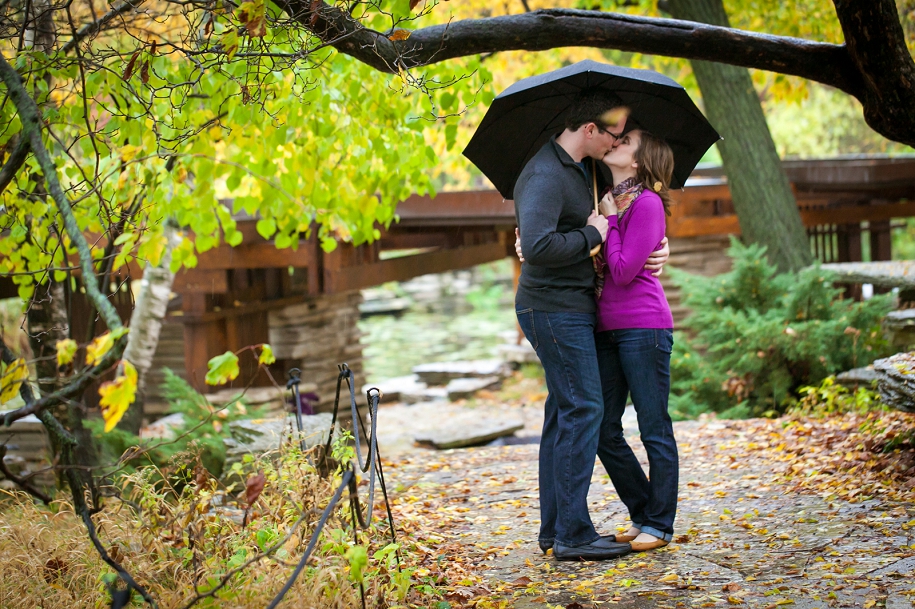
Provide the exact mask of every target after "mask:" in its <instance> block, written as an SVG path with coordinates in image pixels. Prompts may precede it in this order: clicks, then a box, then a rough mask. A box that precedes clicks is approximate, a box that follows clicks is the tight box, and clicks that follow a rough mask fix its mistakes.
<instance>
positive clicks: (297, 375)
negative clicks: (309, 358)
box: [286, 368, 305, 452]
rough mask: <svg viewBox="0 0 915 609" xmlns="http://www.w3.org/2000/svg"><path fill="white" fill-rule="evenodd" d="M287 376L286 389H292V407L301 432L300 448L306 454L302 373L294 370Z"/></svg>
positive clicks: (296, 369)
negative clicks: (301, 390) (301, 388)
mask: <svg viewBox="0 0 915 609" xmlns="http://www.w3.org/2000/svg"><path fill="white" fill-rule="evenodd" d="M286 374H288V375H289V380H288V381H286V389H290V388H291V389H292V407H293V408H294V409H295V424H296V427H297V428H298V430H299V448H300V449H301V450H302V452H305V438H303V437H302V397H301V396H300V395H299V383H301V382H302V379H301V374H302V371H301V370H299V369H298V368H293V369H291V370H290V371H289V372H287V373H286Z"/></svg>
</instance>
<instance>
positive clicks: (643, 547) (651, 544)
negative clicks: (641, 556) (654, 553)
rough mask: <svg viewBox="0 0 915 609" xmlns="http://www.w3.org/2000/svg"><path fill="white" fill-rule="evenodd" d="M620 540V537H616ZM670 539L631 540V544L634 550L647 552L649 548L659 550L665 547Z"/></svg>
mask: <svg viewBox="0 0 915 609" xmlns="http://www.w3.org/2000/svg"><path fill="white" fill-rule="evenodd" d="M616 539H617V541H619V537H617V538H616ZM668 543H670V542H669V541H664V540H663V539H658V540H655V541H642V542H639V541H630V542H629V545H630V546H632V551H633V552H645V551H647V550H657V549H658V548H663V547H664V546H666V545H667V544H668Z"/></svg>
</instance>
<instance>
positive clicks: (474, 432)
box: [415, 419, 524, 450]
mask: <svg viewBox="0 0 915 609" xmlns="http://www.w3.org/2000/svg"><path fill="white" fill-rule="evenodd" d="M521 429H524V423H523V422H522V421H519V420H517V419H507V420H501V421H500V420H489V421H480V422H478V423H465V424H463V425H454V426H452V427H450V428H449V429H439V430H434V431H432V432H429V433H428V434H426V435H422V436H417V437H416V438H415V440H416V441H417V442H418V443H420V444H427V445H431V446H432V447H434V448H437V449H439V450H447V449H449V448H463V447H465V446H475V445H478V444H485V443H487V442H492V441H493V440H495V439H496V438H501V437H502V436H508V435H511V434H513V433H515V432H516V431H520V430H521Z"/></svg>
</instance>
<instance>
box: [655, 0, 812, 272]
mask: <svg viewBox="0 0 915 609" xmlns="http://www.w3.org/2000/svg"><path fill="white" fill-rule="evenodd" d="M669 6H670V11H671V14H672V15H673V16H674V17H676V18H677V19H685V20H690V21H699V22H702V23H709V24H713V25H720V26H724V27H730V24H729V23H728V17H727V14H726V13H725V11H724V5H723V3H722V0H670V2H669ZM692 67H693V73H694V74H695V75H696V81H697V82H698V83H699V88H700V89H701V90H702V99H703V102H704V103H705V112H706V115H707V117H708V119H709V121H711V123H712V125H714V127H715V128H716V129H718V132H719V133H721V135H722V137H724V139H723V140H722V141H720V142H718V149H719V151H720V152H721V160H722V161H723V163H724V170H725V173H726V174H727V176H728V185H729V187H730V189H731V197H732V199H733V201H734V209H735V211H736V212H737V218H738V220H739V222H740V230H741V232H742V233H743V239H744V241H745V242H748V243H761V244H763V245H765V246H766V247H768V256H769V260H770V261H771V262H772V263H773V264H775V265H776V266H778V268H779V269H780V270H782V271H787V270H797V269H800V268H803V267H805V266H807V265H809V264H811V262H813V256H812V255H811V253H810V244H809V241H808V239H807V234H806V232H805V230H804V225H803V223H802V222H801V215H800V213H799V212H798V209H797V201H796V200H795V198H794V194H793V193H792V192H791V186H790V184H789V183H788V177H787V176H786V175H785V172H784V171H782V168H781V162H780V160H779V158H778V153H777V152H776V150H775V143H774V142H773V141H772V135H771V134H770V133H769V126H768V125H767V124H766V117H765V115H764V114H763V110H762V106H761V105H760V103H759V96H758V95H757V93H756V89H755V88H754V87H753V81H752V79H751V78H750V73H749V71H748V70H747V69H745V68H738V67H735V66H729V65H725V64H722V63H712V62H708V61H698V60H694V61H692ZM661 135H663V134H661Z"/></svg>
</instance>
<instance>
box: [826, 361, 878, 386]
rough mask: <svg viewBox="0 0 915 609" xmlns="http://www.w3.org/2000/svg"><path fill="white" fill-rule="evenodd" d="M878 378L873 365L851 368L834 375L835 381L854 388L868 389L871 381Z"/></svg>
mask: <svg viewBox="0 0 915 609" xmlns="http://www.w3.org/2000/svg"><path fill="white" fill-rule="evenodd" d="M878 378H879V376H878V374H877V373H876V372H875V371H874V369H873V367H870V366H868V367H867V368H852V369H851V370H846V371H845V372H842V373H840V374H837V375H836V383H838V384H839V385H842V386H843V387H848V388H849V389H852V390H855V389H857V388H858V387H864V388H867V389H870V387H871V383H873V382H874V381H876V380H877V379H878Z"/></svg>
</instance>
